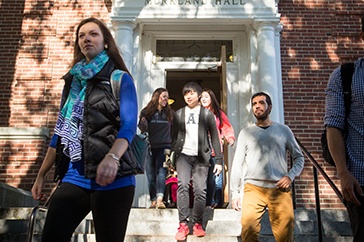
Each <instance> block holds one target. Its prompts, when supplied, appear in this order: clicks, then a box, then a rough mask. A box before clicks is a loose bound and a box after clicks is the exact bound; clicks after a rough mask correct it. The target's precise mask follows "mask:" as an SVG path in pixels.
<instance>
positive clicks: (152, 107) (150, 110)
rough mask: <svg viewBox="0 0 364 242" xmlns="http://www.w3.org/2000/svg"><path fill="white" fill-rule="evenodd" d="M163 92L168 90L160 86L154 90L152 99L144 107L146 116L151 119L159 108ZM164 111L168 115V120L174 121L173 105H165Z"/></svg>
mask: <svg viewBox="0 0 364 242" xmlns="http://www.w3.org/2000/svg"><path fill="white" fill-rule="evenodd" d="M162 92H168V90H167V89H166V88H163V87H159V88H157V89H155V90H154V92H153V94H152V99H151V100H150V101H149V103H148V104H147V106H146V107H145V108H144V109H143V111H142V113H143V115H144V117H145V118H146V119H147V120H148V121H150V120H151V119H152V116H153V114H154V113H155V111H156V110H157V109H158V104H159V96H160V95H161V94H162ZM162 112H164V113H165V114H166V116H167V120H168V121H172V119H173V110H172V108H171V106H170V105H169V104H168V103H167V105H166V106H165V107H162Z"/></svg>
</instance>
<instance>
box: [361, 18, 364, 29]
mask: <svg viewBox="0 0 364 242" xmlns="http://www.w3.org/2000/svg"><path fill="white" fill-rule="evenodd" d="M361 31H362V32H364V15H363V16H362V17H361Z"/></svg>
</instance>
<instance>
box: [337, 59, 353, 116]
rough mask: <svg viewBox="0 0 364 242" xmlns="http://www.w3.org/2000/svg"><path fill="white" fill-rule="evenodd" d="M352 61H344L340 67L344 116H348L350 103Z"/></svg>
mask: <svg viewBox="0 0 364 242" xmlns="http://www.w3.org/2000/svg"><path fill="white" fill-rule="evenodd" d="M354 70H355V67H354V63H344V64H342V65H341V67H340V72H341V81H342V85H343V92H344V105H345V117H346V119H347V117H348V116H349V113H350V105H351V83H352V80H353V74H354Z"/></svg>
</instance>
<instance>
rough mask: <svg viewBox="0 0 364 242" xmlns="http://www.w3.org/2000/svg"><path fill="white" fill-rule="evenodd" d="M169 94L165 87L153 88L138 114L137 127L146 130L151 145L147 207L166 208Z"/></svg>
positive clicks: (169, 139) (169, 119)
mask: <svg viewBox="0 0 364 242" xmlns="http://www.w3.org/2000/svg"><path fill="white" fill-rule="evenodd" d="M168 99H169V94H168V90H167V89H166V88H163V87H160V88H157V89H155V90H154V92H153V94H152V99H151V100H150V101H149V103H148V104H147V106H146V107H145V108H144V109H142V111H141V112H140V116H139V125H138V127H139V129H140V131H141V132H142V133H145V132H147V133H148V137H149V142H150V146H151V159H150V160H149V162H147V164H146V171H147V179H148V187H149V195H150V200H151V205H150V207H149V208H159V209H163V208H166V206H165V204H164V202H163V198H164V190H165V182H166V175H167V167H164V166H163V163H164V161H165V155H166V154H165V150H169V149H170V148H171V143H172V121H173V112H174V111H173V110H172V108H171V107H170V105H169V104H168Z"/></svg>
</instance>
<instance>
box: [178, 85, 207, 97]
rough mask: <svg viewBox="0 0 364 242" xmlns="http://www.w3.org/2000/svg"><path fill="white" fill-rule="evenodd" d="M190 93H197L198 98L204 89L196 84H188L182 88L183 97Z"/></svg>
mask: <svg viewBox="0 0 364 242" xmlns="http://www.w3.org/2000/svg"><path fill="white" fill-rule="evenodd" d="M188 92H197V94H198V96H200V95H201V93H202V87H201V86H200V85H199V84H198V83H196V82H189V83H186V84H185V85H184V86H183V88H182V95H183V96H184V95H185V94H186V93H188Z"/></svg>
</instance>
